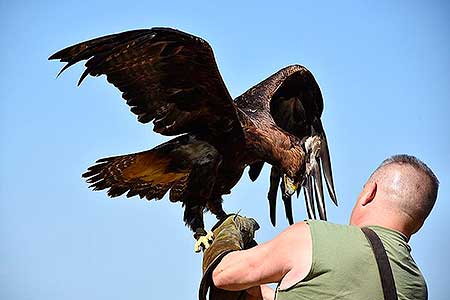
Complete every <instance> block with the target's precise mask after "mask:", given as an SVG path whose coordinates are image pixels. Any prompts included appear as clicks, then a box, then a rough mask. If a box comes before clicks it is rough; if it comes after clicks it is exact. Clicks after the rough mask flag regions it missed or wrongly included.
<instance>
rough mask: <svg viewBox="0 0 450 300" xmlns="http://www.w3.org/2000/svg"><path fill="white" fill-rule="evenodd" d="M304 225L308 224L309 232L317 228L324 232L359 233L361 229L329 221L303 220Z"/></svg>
mask: <svg viewBox="0 0 450 300" xmlns="http://www.w3.org/2000/svg"><path fill="white" fill-rule="evenodd" d="M304 223H305V224H308V225H309V227H310V228H311V230H313V229H316V228H318V229H320V230H324V231H335V232H352V233H356V232H358V233H361V229H360V228H359V227H357V226H354V225H347V224H336V223H332V222H329V221H323V220H310V219H308V220H305V222H304Z"/></svg>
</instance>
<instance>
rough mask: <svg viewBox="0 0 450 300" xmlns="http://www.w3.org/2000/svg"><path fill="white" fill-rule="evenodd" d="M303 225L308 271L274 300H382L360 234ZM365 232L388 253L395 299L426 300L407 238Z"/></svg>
mask: <svg viewBox="0 0 450 300" xmlns="http://www.w3.org/2000/svg"><path fill="white" fill-rule="evenodd" d="M307 224H309V226H310V229H311V236H312V243H313V254H312V255H313V257H312V266H311V270H310V272H309V274H308V275H307V276H306V277H305V278H304V279H303V280H301V281H300V282H298V283H297V284H295V285H294V286H292V287H290V288H288V289H286V290H281V289H279V288H277V291H276V296H275V299H277V300H294V299H295V300H300V299H345V300H351V299H355V300H365V299H367V300H382V299H383V291H382V289H381V281H380V276H379V273H378V268H377V264H376V260H375V257H374V255H373V252H372V248H371V247H370V244H369V242H368V241H367V239H366V237H365V235H364V234H363V232H362V231H361V229H360V228H359V227H356V226H349V225H337V224H332V223H328V222H324V221H314V220H308V221H307ZM369 227H370V228H371V229H372V230H373V231H375V232H376V233H377V234H378V236H379V237H380V239H381V241H382V242H383V245H384V247H385V249H386V252H387V255H388V257H389V262H390V264H391V268H392V273H393V274H394V279H395V285H396V288H397V294H398V299H399V300H402V299H427V287H426V283H425V280H424V278H423V276H422V274H421V272H420V270H419V268H418V267H417V265H416V263H415V262H414V260H413V258H412V257H411V254H410V251H411V248H410V247H409V245H408V243H407V239H406V237H405V236H404V235H403V234H402V233H400V232H397V231H394V230H390V229H387V228H383V227H380V226H369ZM293 251H295V249H293Z"/></svg>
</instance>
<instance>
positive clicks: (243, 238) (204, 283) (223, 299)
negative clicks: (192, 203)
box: [199, 214, 259, 300]
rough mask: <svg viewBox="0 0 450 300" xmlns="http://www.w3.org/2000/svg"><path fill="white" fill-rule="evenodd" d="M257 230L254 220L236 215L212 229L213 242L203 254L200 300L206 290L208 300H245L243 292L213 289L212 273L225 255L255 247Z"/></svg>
mask: <svg viewBox="0 0 450 300" xmlns="http://www.w3.org/2000/svg"><path fill="white" fill-rule="evenodd" d="M258 229H259V225H258V223H257V222H256V221H255V220H254V219H252V218H246V217H242V216H240V215H237V214H233V215H230V216H228V217H227V218H226V219H224V220H222V221H219V222H218V223H217V224H216V225H215V226H214V227H213V228H212V232H213V234H214V241H213V243H212V244H211V246H210V247H209V248H208V249H206V250H205V252H204V254H203V277H202V280H201V282H200V288H199V299H200V300H206V294H207V293H208V289H209V300H244V299H246V292H245V291H226V290H222V289H219V288H217V287H215V286H214V283H213V280H212V272H213V270H214V268H215V267H216V266H217V265H218V264H219V262H220V261H221V260H222V258H223V257H224V256H225V255H226V254H228V253H230V252H233V251H239V250H244V249H249V248H251V247H254V246H255V245H257V243H256V242H255V240H254V239H253V238H254V235H255V231H256V230H258Z"/></svg>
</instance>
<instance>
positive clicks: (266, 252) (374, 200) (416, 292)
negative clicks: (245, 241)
mask: <svg viewBox="0 0 450 300" xmlns="http://www.w3.org/2000/svg"><path fill="white" fill-rule="evenodd" d="M438 185H439V182H438V179H437V178H436V176H435V175H434V173H433V172H432V171H431V170H430V168H428V167H427V166H426V165H425V164H424V163H423V162H421V161H420V160H418V159H417V158H415V157H413V156H409V155H396V156H393V157H391V158H389V159H386V160H385V161H384V162H383V163H382V164H381V165H380V166H379V167H378V168H377V169H376V170H375V171H374V172H373V174H372V175H371V176H370V178H369V180H368V181H367V182H366V184H365V185H364V187H363V190H362V191H361V193H360V194H359V197H358V199H357V201H356V204H355V206H354V208H353V212H352V214H351V217H350V225H336V224H332V223H329V222H324V221H314V220H307V221H305V222H300V223H297V224H294V225H292V226H290V227H288V228H287V229H286V230H285V231H283V232H282V233H281V234H280V235H278V236H277V237H276V238H275V239H273V240H271V241H269V242H267V243H264V244H261V245H259V246H256V247H254V248H251V249H248V250H242V251H235V252H231V253H229V254H227V255H226V256H225V257H224V258H223V259H222V261H221V262H220V263H219V264H218V265H217V267H216V268H215V269H214V271H213V274H212V279H213V282H214V284H215V285H216V286H217V287H218V288H221V289H225V290H231V291H237V290H247V293H248V297H247V299H274V298H275V299H277V300H285V299H358V300H362V299H383V297H384V296H383V290H382V285H381V281H380V275H379V274H380V273H379V271H378V268H377V263H376V260H375V257H374V254H373V251H372V248H371V246H370V244H369V241H368V240H367V238H366V237H365V236H364V234H363V232H362V230H361V227H369V228H370V229H372V230H373V231H374V232H375V233H376V234H377V235H378V236H379V237H380V239H381V241H382V243H383V245H384V248H385V249H386V252H387V256H388V258H389V263H390V266H391V269H392V273H393V277H394V281H395V287H396V290H397V295H398V299H427V287H426V283H425V280H424V278H423V276H422V274H421V272H420V270H419V268H418V267H417V265H416V263H415V262H414V260H413V258H412V256H411V253H410V252H411V248H410V246H409V245H408V241H409V239H410V237H411V235H413V234H414V233H416V232H417V231H418V230H419V229H420V228H421V227H422V225H423V223H424V221H425V219H426V218H427V216H428V215H429V214H430V212H431V209H432V208H433V205H434V203H435V201H436V197H437V190H438ZM266 283H278V286H277V289H276V291H273V290H272V289H271V288H269V287H267V286H265V285H264V284H266Z"/></svg>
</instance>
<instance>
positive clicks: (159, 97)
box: [49, 28, 337, 242]
mask: <svg viewBox="0 0 450 300" xmlns="http://www.w3.org/2000/svg"><path fill="white" fill-rule="evenodd" d="M49 59H59V60H60V61H61V62H67V64H66V65H65V66H64V68H63V69H62V70H61V71H60V73H59V74H61V72H63V71H64V70H65V69H67V68H68V67H70V66H71V65H73V64H75V63H77V62H79V61H82V60H87V62H86V65H85V66H86V70H85V71H84V73H83V74H82V76H81V78H80V80H79V82H78V85H79V84H80V83H81V82H82V81H83V79H84V78H85V77H86V76H87V75H92V76H100V75H106V78H107V80H108V82H110V83H112V84H113V85H114V86H116V87H117V88H118V89H119V90H120V91H121V92H122V97H123V98H124V99H125V100H126V103H127V104H128V105H129V106H130V107H131V112H133V113H134V114H136V115H137V119H138V121H139V122H142V123H148V122H150V121H152V120H153V124H154V128H153V130H154V131H155V132H157V133H160V134H163V135H166V136H177V137H175V138H174V139H172V140H170V141H168V142H166V143H163V144H161V145H159V146H157V147H155V148H153V149H151V150H148V151H144V152H139V153H134V154H127V155H121V156H115V157H108V158H102V159H100V160H98V161H97V162H96V164H95V165H93V166H91V167H90V168H89V169H88V171H87V172H86V173H84V174H83V177H86V178H87V182H88V183H91V186H90V187H92V188H93V189H94V190H103V189H108V195H109V196H111V197H117V196H120V195H122V194H124V193H126V196H127V197H132V196H135V195H139V196H140V197H141V198H144V197H145V198H147V199H148V200H151V199H161V198H163V197H164V195H165V194H166V193H167V192H169V199H170V201H172V202H177V201H180V202H182V203H183V206H184V221H185V223H186V225H188V226H189V227H190V229H191V230H192V231H193V232H194V237H195V238H196V239H197V240H199V238H200V237H202V242H204V241H203V239H204V238H205V237H206V235H207V233H206V231H205V230H204V224H203V212H204V211H205V210H209V211H210V212H211V213H213V214H214V215H216V216H217V218H218V219H222V218H224V217H225V216H226V213H225V212H224V210H223V209H222V196H223V195H225V194H229V193H230V191H231V189H232V188H233V187H234V186H235V185H236V183H237V182H238V181H239V179H240V178H241V176H242V173H243V171H244V169H245V167H246V166H250V169H249V176H250V178H251V180H253V181H254V180H256V178H257V177H258V175H259V174H260V172H261V169H262V168H263V165H264V163H265V162H266V163H269V164H271V165H272V169H271V173H270V189H269V193H268V199H269V204H270V218H271V221H272V224H273V225H275V204H276V196H277V192H278V186H280V187H281V190H282V196H283V197H282V198H283V201H284V205H285V211H286V217H287V218H288V221H289V223H291V224H292V223H293V217H292V204H291V195H292V194H293V193H294V192H295V190H296V189H297V188H298V187H301V186H303V187H304V192H305V201H306V207H307V212H308V216H309V218H316V215H315V204H314V202H315V201H316V204H317V207H318V209H317V210H318V213H319V217H320V218H321V219H326V213H325V204H324V198H323V187H322V172H323V175H324V177H325V181H326V184H327V187H328V192H329V195H330V198H331V199H332V200H333V201H334V202H335V203H336V204H337V200H336V195H335V191H334V186H333V178H332V172H331V164H330V155H329V150H328V146H327V140H326V137H325V132H324V129H323V127H322V123H321V120H320V116H321V115H322V111H323V100H322V95H321V92H320V88H319V86H318V84H317V82H316V81H315V79H314V77H313V75H312V74H311V72H309V71H308V70H307V69H306V68H305V67H303V66H300V65H292V66H288V67H286V68H283V69H281V70H280V71H278V72H276V73H275V74H273V75H272V76H270V77H269V78H267V79H266V80H264V81H262V82H261V83H259V84H257V85H256V86H254V87H252V88H251V89H249V90H248V91H246V92H245V93H244V94H242V95H241V96H239V97H237V98H236V99H235V100H233V99H232V98H231V96H230V94H229V92H228V90H227V88H226V86H225V84H224V82H223V80H222V78H221V76H220V73H219V70H218V68H217V65H216V62H215V59H214V54H213V51H212V49H211V46H210V45H209V44H208V43H207V42H206V41H205V40H203V39H201V38H199V37H196V36H193V35H190V34H187V33H184V32H181V31H179V30H175V29H170V28H152V29H143V30H132V31H127V32H122V33H118V34H112V35H107V36H104V37H99V38H96V39H92V40H89V41H86V42H83V43H79V44H77V45H74V46H71V47H68V48H65V49H63V50H61V51H59V52H57V53H55V54H53V55H52V56H50V58H49ZM59 74H58V75H59ZM280 182H281V183H280ZM169 190H170V191H169ZM299 191H300V188H298V189H297V196H298V193H299Z"/></svg>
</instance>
